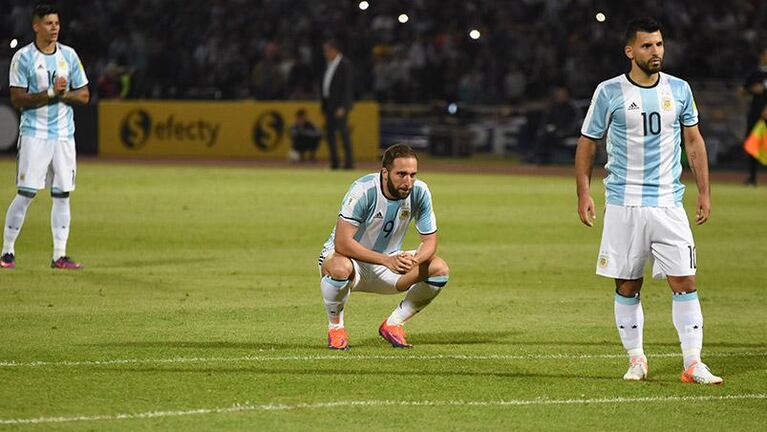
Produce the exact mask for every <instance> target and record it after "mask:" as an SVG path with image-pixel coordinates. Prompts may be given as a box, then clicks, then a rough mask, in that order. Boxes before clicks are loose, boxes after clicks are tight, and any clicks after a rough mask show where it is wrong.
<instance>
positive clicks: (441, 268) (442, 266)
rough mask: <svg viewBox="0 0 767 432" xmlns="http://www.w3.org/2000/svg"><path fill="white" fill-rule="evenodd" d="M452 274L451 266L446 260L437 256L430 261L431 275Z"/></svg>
mask: <svg viewBox="0 0 767 432" xmlns="http://www.w3.org/2000/svg"><path fill="white" fill-rule="evenodd" d="M449 274H450V268H449V267H448V266H447V263H446V262H445V260H443V259H442V258H440V257H437V256H435V257H434V258H432V260H431V262H430V263H429V276H447V275H449Z"/></svg>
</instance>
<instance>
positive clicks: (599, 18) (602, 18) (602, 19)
mask: <svg viewBox="0 0 767 432" xmlns="http://www.w3.org/2000/svg"><path fill="white" fill-rule="evenodd" d="M596 19H597V21H598V22H605V20H606V19H607V17H606V16H605V14H603V13H602V12H597V15H596Z"/></svg>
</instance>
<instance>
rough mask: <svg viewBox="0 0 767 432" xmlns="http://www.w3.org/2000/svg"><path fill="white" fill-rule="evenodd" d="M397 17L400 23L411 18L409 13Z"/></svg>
mask: <svg viewBox="0 0 767 432" xmlns="http://www.w3.org/2000/svg"><path fill="white" fill-rule="evenodd" d="M397 19H398V20H399V22H400V23H402V24H405V23H406V22H407V20H408V19H409V18H408V16H407V14H400V15H399V17H398V18H397Z"/></svg>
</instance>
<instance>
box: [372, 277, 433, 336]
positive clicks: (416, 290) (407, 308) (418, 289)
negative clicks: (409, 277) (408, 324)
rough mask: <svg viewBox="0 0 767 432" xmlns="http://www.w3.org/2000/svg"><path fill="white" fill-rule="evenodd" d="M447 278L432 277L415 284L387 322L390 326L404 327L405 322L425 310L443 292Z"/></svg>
mask: <svg viewBox="0 0 767 432" xmlns="http://www.w3.org/2000/svg"><path fill="white" fill-rule="evenodd" d="M447 280H448V277H447V276H430V277H428V278H426V280H425V281H423V282H418V283H416V284H413V285H412V286H411V287H410V289H409V290H407V295H406V296H405V299H404V300H402V301H401V302H400V304H399V305H398V306H397V307H396V308H395V309H394V311H393V312H392V313H391V315H389V318H388V319H387V320H386V324H388V325H400V326H401V325H403V324H405V321H407V320H409V319H410V318H412V317H413V315H415V314H417V313H418V312H419V311H420V310H421V309H423V308H425V307H426V306H427V305H428V304H429V303H431V301H432V300H434V297H437V295H438V294H439V293H440V291H442V287H444V286H445V285H446V284H447Z"/></svg>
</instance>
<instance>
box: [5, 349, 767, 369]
mask: <svg viewBox="0 0 767 432" xmlns="http://www.w3.org/2000/svg"><path fill="white" fill-rule="evenodd" d="M647 355H648V357H650V358H669V357H679V356H680V353H657V354H647ZM765 356H767V352H721V353H717V352H713V353H706V355H705V357H707V358H708V357H765ZM625 357H626V355H625V354H530V355H514V354H487V355H463V354H433V355H330V354H324V355H303V356H301V355H297V356H241V357H173V358H157V359H111V360H62V361H30V362H16V361H3V362H0V367H2V368H24V367H76V366H113V365H130V364H181V363H218V362H222V363H232V362H235V363H236V362H243V363H245V362H272V361H280V362H281V361H315V360H331V361H338V360H348V361H354V360H366V361H367V360H385V361H391V360H405V361H422V360H472V361H474V360H518V361H525V360H602V359H616V358H625Z"/></svg>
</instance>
